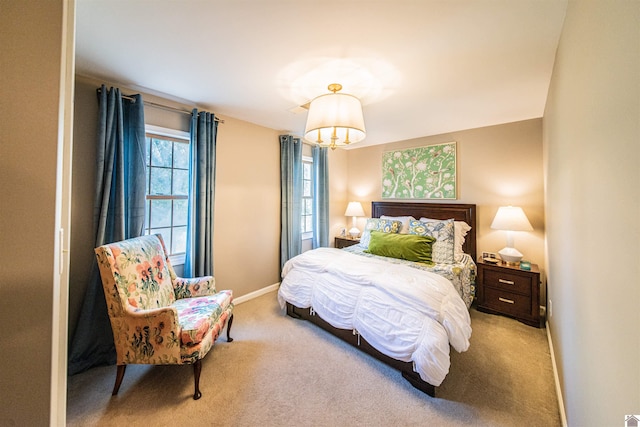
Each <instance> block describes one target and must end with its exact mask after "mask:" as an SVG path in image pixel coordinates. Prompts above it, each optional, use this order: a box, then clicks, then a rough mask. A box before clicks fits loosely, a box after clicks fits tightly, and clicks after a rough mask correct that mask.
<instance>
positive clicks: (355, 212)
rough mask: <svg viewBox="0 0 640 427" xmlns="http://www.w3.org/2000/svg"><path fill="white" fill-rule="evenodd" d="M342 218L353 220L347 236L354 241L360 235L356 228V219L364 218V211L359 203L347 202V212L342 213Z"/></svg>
mask: <svg viewBox="0 0 640 427" xmlns="http://www.w3.org/2000/svg"><path fill="white" fill-rule="evenodd" d="M344 216H350V217H352V218H353V227H351V229H350V230H349V235H350V236H351V238H352V239H355V238H356V237H358V236H359V235H360V230H358V227H356V217H358V216H364V209H362V204H360V202H349V204H348V205H347V210H346V211H345V212H344Z"/></svg>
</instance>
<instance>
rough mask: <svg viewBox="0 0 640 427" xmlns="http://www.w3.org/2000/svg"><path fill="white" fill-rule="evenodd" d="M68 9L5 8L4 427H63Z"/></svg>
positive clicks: (0, 150) (50, 5) (0, 403)
mask: <svg viewBox="0 0 640 427" xmlns="http://www.w3.org/2000/svg"><path fill="white" fill-rule="evenodd" d="M36 3H37V4H36ZM65 3H67V2H64V1H61V0H58V1H48V2H29V1H23V2H18V1H9V2H2V6H1V9H2V13H0V28H1V29H2V30H1V31H2V43H0V57H1V58H2V71H1V72H0V87H2V96H0V117H1V118H0V120H1V121H2V122H1V124H0V182H1V183H2V184H1V185H0V188H1V190H0V200H2V202H1V204H0V213H1V221H0V242H2V244H1V245H0V258H1V259H2V263H1V266H0V293H1V296H2V297H1V298H0V316H1V318H2V325H3V337H2V344H1V348H2V356H3V360H4V363H3V367H2V369H1V373H0V377H1V380H0V382H1V384H2V389H1V390H0V408H2V409H1V410H0V425H18V426H23V425H29V426H46V425H49V423H50V422H51V423H52V425H55V424H57V423H59V422H64V413H62V414H60V413H59V410H60V408H63V409H64V404H65V401H66V397H65V394H64V390H65V389H66V382H65V378H66V375H65V372H66V371H65V370H64V352H65V350H66V340H64V337H58V330H59V327H60V324H62V325H63V327H64V319H66V313H65V312H64V310H65V308H66V304H65V305H64V307H62V308H61V307H60V306H59V303H60V300H61V299H63V298H61V297H63V296H64V295H65V292H66V285H65V284H64V283H63V281H62V279H61V276H60V274H61V271H60V259H59V253H60V243H59V241H58V238H57V236H58V232H57V231H58V229H59V228H60V227H61V226H62V224H63V223H65V220H66V218H64V215H63V210H64V209H63V193H64V191H63V188H62V187H63V186H62V181H63V179H62V175H63V173H62V162H63V154H62V153H63V148H64V149H65V150H67V151H66V152H67V153H68V150H69V149H70V147H69V146H70V141H68V140H67V141H66V142H65V135H70V134H71V132H70V129H69V131H68V132H67V129H66V124H65V123H67V124H68V121H67V118H66V117H65V116H64V114H62V113H63V112H64V111H65V108H69V107H68V106H67V105H65V99H66V97H65V90H66V89H65V85H66V84H67V83H68V82H69V81H72V80H73V61H70V62H69V61H68V60H69V58H70V57H71V58H72V57H73V55H72V54H70V52H69V50H68V48H70V46H68V42H69V37H70V39H71V44H72V40H73V30H72V29H73V24H72V23H73V19H72V17H73V10H71V12H69V11H68V10H66V9H65ZM71 4H72V2H71ZM66 16H69V17H70V20H69V21H67V20H66V19H65V17H66ZM68 30H71V31H68ZM71 50H72V49H71ZM64 195H65V196H68V194H64ZM61 311H62V313H61ZM54 314H60V315H61V316H62V317H63V318H60V316H54ZM58 338H60V340H58ZM60 359H62V360H63V362H62V366H63V368H62V370H63V371H62V372H58V369H59V366H60V365H59V364H58V361H59V360H60ZM59 383H61V387H60V384H59ZM60 390H62V393H61V394H58V393H59V392H60Z"/></svg>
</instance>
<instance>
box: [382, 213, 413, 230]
mask: <svg viewBox="0 0 640 427" xmlns="http://www.w3.org/2000/svg"><path fill="white" fill-rule="evenodd" d="M380 219H390V220H392V221H400V222H402V228H401V229H400V231H399V233H400V234H407V233H408V232H409V221H415V220H416V219H415V218H414V217H412V216H388V215H381V216H380Z"/></svg>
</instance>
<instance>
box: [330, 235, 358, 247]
mask: <svg viewBox="0 0 640 427" xmlns="http://www.w3.org/2000/svg"><path fill="white" fill-rule="evenodd" d="M358 243H360V239H352V238H350V237H340V236H336V241H335V243H334V246H335V247H336V248H337V249H342V248H346V247H347V246H353V245H357V244H358Z"/></svg>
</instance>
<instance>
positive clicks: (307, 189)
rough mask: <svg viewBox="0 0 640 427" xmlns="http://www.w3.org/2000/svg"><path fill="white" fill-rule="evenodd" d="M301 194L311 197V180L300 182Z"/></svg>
mask: <svg viewBox="0 0 640 427" xmlns="http://www.w3.org/2000/svg"><path fill="white" fill-rule="evenodd" d="M302 196H303V197H311V181H303V182H302Z"/></svg>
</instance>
